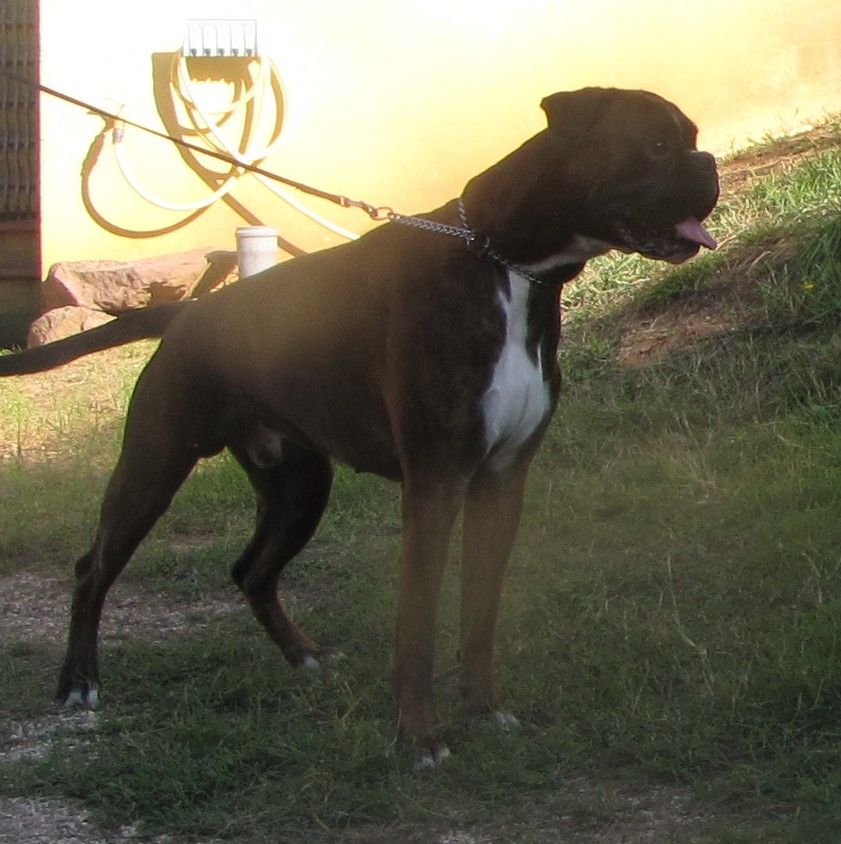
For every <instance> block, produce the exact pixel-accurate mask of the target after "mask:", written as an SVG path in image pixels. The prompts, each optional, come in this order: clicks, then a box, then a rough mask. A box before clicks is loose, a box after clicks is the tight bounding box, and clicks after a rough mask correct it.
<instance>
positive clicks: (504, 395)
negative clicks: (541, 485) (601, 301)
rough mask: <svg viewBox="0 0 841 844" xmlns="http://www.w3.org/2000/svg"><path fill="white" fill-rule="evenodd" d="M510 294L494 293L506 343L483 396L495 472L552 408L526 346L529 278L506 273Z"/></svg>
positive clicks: (507, 462) (538, 367) (505, 464)
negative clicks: (503, 318)
mask: <svg viewBox="0 0 841 844" xmlns="http://www.w3.org/2000/svg"><path fill="white" fill-rule="evenodd" d="M508 278H509V281H510V284H511V295H510V297H507V296H505V294H504V293H502V292H500V294H499V304H500V307H501V309H502V312H503V315H504V316H505V324H506V330H505V344H504V345H503V347H502V351H501V352H500V355H499V358H498V359H497V362H496V364H495V365H494V370H493V375H492V377H491V383H490V386H489V387H488V389H487V391H486V392H485V395H484V396H483V397H482V414H483V416H484V421H485V445H486V448H487V451H486V453H487V454H488V455H489V465H490V467H491V469H493V470H494V471H501V470H503V469H506V468H507V467H508V466H510V465H511V463H512V462H513V461H514V458H515V457H516V456H517V452H518V451H519V450H520V448H521V447H522V445H523V443H525V442H526V440H527V439H528V438H529V437H530V436H531V435H532V434H533V433H534V432H535V430H536V429H537V428H538V427H539V425H540V424H541V423H542V422H543V421H544V419H545V418H546V415H547V414H548V413H549V409H550V407H551V397H550V393H549V383H548V382H547V381H544V380H543V371H542V367H541V364H540V361H541V358H542V355H541V353H540V352H541V350H540V349H538V353H537V361H536V362H535V361H534V360H532V359H531V358H530V357H529V354H528V351H527V350H526V337H527V332H528V297H529V282H528V281H527V280H526V279H524V278H523V277H522V276H519V275H517V274H516V273H513V272H509V273H508Z"/></svg>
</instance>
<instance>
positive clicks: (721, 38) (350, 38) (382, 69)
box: [41, 0, 841, 270]
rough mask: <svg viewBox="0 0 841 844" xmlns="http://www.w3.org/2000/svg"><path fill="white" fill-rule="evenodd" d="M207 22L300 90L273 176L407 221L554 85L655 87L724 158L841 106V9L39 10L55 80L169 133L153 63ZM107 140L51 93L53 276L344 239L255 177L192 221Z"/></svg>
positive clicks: (220, 2)
mask: <svg viewBox="0 0 841 844" xmlns="http://www.w3.org/2000/svg"><path fill="white" fill-rule="evenodd" d="M199 17H200V18H213V17H218V18H250V17H254V18H257V20H258V28H259V32H258V38H259V42H260V46H261V50H262V51H263V52H264V53H265V54H267V55H269V56H271V58H272V59H273V61H274V63H275V65H276V67H277V68H278V71H279V74H280V76H281V78H282V81H283V85H284V88H285V95H286V103H285V114H284V121H283V129H282V135H281V138H280V141H279V144H278V147H277V149H276V151H275V152H274V153H273V155H272V156H271V157H270V158H269V159H268V160H267V161H266V162H265V163H264V166H265V167H267V168H268V169H270V170H276V171H278V172H282V173H284V174H288V175H290V176H291V177H293V178H296V179H299V180H302V181H307V182H311V183H313V184H315V185H318V186H320V187H323V188H325V189H327V190H329V191H334V192H339V193H346V194H349V195H351V196H353V197H358V198H364V199H366V200H369V201H371V202H374V203H377V204H386V205H391V206H394V207H395V208H397V209H399V210H401V211H405V212H407V213H408V212H415V211H422V210H424V209H428V208H431V207H434V206H436V205H438V204H440V203H441V202H443V201H445V200H446V199H448V198H450V197H452V196H455V195H457V194H458V192H459V191H460V189H461V187H462V185H463V184H464V182H465V181H466V180H467V179H468V178H469V177H470V176H471V175H473V174H474V173H475V172H478V171H479V170H480V169H482V168H484V167H485V166H487V165H488V164H490V163H492V162H493V161H494V160H495V159H497V158H499V157H501V156H502V155H503V154H505V153H506V152H508V151H509V150H510V149H512V148H513V147H514V146H516V145H517V144H519V143H520V142H521V141H522V140H524V139H525V138H526V137H528V136H530V135H531V134H533V133H534V132H536V131H539V130H540V129H541V128H542V127H543V116H542V113H541V111H540V109H539V107H538V104H539V101H540V99H541V97H542V96H543V95H545V94H547V93H550V92H552V91H556V90H561V89H571V88H577V87H581V86H584V85H616V86H621V87H642V88H648V89H651V90H655V91H657V92H658V93H661V94H663V95H664V96H667V97H669V98H671V99H673V100H675V101H676V102H677V103H678V104H679V105H680V106H681V107H682V108H683V110H684V111H685V112H687V114H689V115H690V117H692V118H693V119H694V120H695V121H696V122H697V123H698V124H699V125H700V127H701V137H700V143H701V144H702V145H703V146H705V147H707V148H712V149H713V150H716V151H718V152H722V151H727V150H728V149H730V148H732V147H733V146H734V145H735V146H739V145H742V144H744V143H745V142H746V141H747V140H748V139H750V138H757V137H760V136H762V135H763V134H765V133H778V132H781V131H787V130H792V129H795V128H797V127H799V126H800V125H801V124H803V123H805V122H807V121H808V120H810V119H813V118H816V117H820V116H821V115H822V114H823V113H825V112H826V111H841V50H839V46H838V45H839V44H841V0H822V1H821V2H815V0H730V1H729V2H725V0H705V2H696V3H675V2H673V0H651V1H649V0H623V1H622V2H619V1H618V0H591V2H589V3H586V4H582V3H579V2H571V0H569V1H567V0H564V1H563V2H558V0H555V2H549V0H518V2H516V3H513V2H495V0H484V1H483V2H478V1H477V2H467V0H465V2H453V0H427V2H424V3H414V2H410V1H409V0H390V2H389V0H352V2H351V0H348V2H342V0H320V1H319V0H313V1H312V2H300V0H237V2H233V0H144V2H143V3H138V4H127V3H126V4H124V3H114V2H113V0H79V2H75V3H67V2H66V0H41V80H42V82H43V83H44V84H46V85H49V86H52V87H55V88H59V89H61V90H63V91H66V92H67V93H69V94H72V95H74V96H76V97H79V98H82V99H85V100H88V101H91V102H93V103H95V104H97V105H100V106H102V107H104V108H108V109H116V108H119V107H121V106H124V107H125V113H126V115H127V116H130V117H131V118H133V119H136V120H139V121H141V122H144V123H149V124H150V125H153V126H155V127H156V128H160V127H161V120H160V117H159V113H158V107H157V106H156V103H155V98H154V92H153V70H154V67H155V63H156V62H157V63H158V65H157V66H158V76H159V77H160V74H161V62H164V63H166V62H168V61H169V57H170V56H171V55H172V54H174V53H176V52H177V51H178V50H179V48H180V46H181V43H182V40H183V35H184V31H185V28H186V20H187V19H188V18H199ZM159 81H160V80H159ZM159 88H160V84H159ZM159 93H160V92H159ZM158 105H159V104H158ZM103 126H104V124H103V121H102V120H101V119H100V118H98V117H95V116H92V115H89V114H87V113H86V112H85V111H83V110H81V109H78V108H75V107H73V106H71V105H67V104H65V103H61V102H59V101H56V100H55V99H52V98H50V97H47V96H44V97H42V111H41V140H42V145H41V151H42V157H41V184H42V218H43V228H42V253H43V264H44V270H45V269H46V267H47V266H48V265H49V264H51V263H52V262H54V261H58V260H70V259H81V258H129V257H135V256H142V255H151V254H159V253H163V252H168V251H176V250H180V249H186V248H192V247H195V246H201V245H205V244H206V245H210V246H214V247H216V248H233V245H234V239H233V238H234V236H233V231H234V228H235V227H236V226H237V225H243V224H244V223H245V222H246V221H245V220H244V219H243V216H242V213H244V214H245V216H246V217H248V222H258V221H259V222H262V223H265V224H272V225H277V226H278V227H279V228H280V229H281V233H282V234H283V235H284V236H286V237H287V238H289V239H290V240H291V241H293V242H295V243H297V244H299V245H300V246H302V247H304V248H305V249H308V250H311V249H317V248H320V247H322V246H325V245H329V244H332V243H337V242H340V239H339V238H338V237H336V236H335V235H332V234H330V233H328V232H326V231H325V230H323V229H321V228H319V227H318V226H316V225H315V224H313V223H311V222H309V221H307V220H306V219H304V218H302V217H301V216H300V215H299V214H297V213H296V212H294V211H291V210H290V209H288V208H287V207H286V206H284V205H283V204H282V203H281V202H280V200H278V199H277V198H275V197H274V196H273V195H272V194H271V193H269V192H268V191H267V190H266V189H265V188H264V187H262V186H260V185H259V184H257V183H256V182H255V181H254V179H253V178H252V177H248V178H246V179H244V180H241V182H240V183H239V184H238V185H237V187H236V188H235V190H234V192H233V196H234V197H235V198H236V200H237V202H238V203H239V210H240V212H241V213H237V212H236V211H235V210H233V209H232V208H230V207H229V206H228V205H226V204H225V203H224V202H218V203H216V204H214V205H212V206H211V207H210V208H208V209H207V210H206V211H205V212H204V213H202V214H200V215H198V216H197V217H196V218H195V219H193V220H192V221H191V222H186V223H185V218H186V216H187V215H186V214H185V213H180V212H173V211H165V210H163V209H160V208H156V207H154V206H152V205H150V204H148V203H147V202H145V201H144V200H142V199H140V198H139V197H138V196H136V195H135V194H134V193H133V191H131V190H130V189H129V188H128V187H127V186H126V184H125V181H124V179H123V177H122V176H121V175H120V173H119V172H118V171H117V169H116V167H115V164H114V156H113V150H112V149H111V146H110V144H111V141H110V137H109V136H107V135H103V136H102V137H101V139H100V141H97V136H98V135H99V133H100V132H101V130H102V129H103ZM123 143H124V150H125V152H126V155H127V157H128V158H129V160H130V161H131V164H132V169H133V170H134V171H135V174H136V175H137V177H138V178H140V179H141V180H142V181H143V182H144V184H146V185H147V186H148V187H149V188H150V189H152V190H154V191H155V192H157V193H159V194H162V195H164V196H166V197H169V198H171V199H173V200H175V201H184V200H189V199H193V198H196V197H199V196H202V195H204V194H206V193H207V192H208V190H209V189H208V188H207V186H206V184H205V183H203V182H202V181H201V180H200V179H199V178H198V177H197V176H196V174H195V173H193V172H192V171H191V170H190V168H189V167H188V166H187V165H186V164H185V162H184V160H183V158H182V157H181V156H180V155H179V154H178V153H177V151H176V150H174V149H173V148H172V147H171V145H169V144H168V143H167V142H165V141H159V140H154V139H150V138H147V137H143V136H142V135H141V134H140V133H137V132H133V131H129V132H127V134H126V136H125V140H124V142H123ZM98 147H101V148H98ZM83 171H84V173H85V175H84V177H83V176H82V175H81V174H82V173H83ZM85 194H86V197H85ZM311 204H312V205H313V207H316V208H317V210H319V211H320V212H322V213H324V214H325V215H326V216H328V217H330V218H331V219H333V220H335V221H336V222H337V223H339V224H341V225H343V226H345V227H348V228H351V229H355V230H356V231H363V230H365V228H366V227H367V226H368V225H369V224H368V223H367V221H366V218H365V217H364V216H363V215H362V214H360V213H359V212H354V211H343V210H340V209H335V208H333V207H331V206H326V205H324V204H323V203H318V202H312V203H311ZM243 209H244V210H243Z"/></svg>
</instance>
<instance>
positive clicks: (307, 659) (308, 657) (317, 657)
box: [298, 650, 346, 671]
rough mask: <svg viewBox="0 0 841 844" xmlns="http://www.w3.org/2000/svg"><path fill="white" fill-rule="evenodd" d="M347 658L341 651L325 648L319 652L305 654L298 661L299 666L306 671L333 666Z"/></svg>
mask: <svg viewBox="0 0 841 844" xmlns="http://www.w3.org/2000/svg"><path fill="white" fill-rule="evenodd" d="M345 658H346V657H345V655H344V654H343V653H342V652H341V651H331V650H323V651H320V652H319V653H318V654H305V655H304V656H303V658H302V659H301V661H300V662H299V663H298V668H302V669H303V670H304V671H318V670H319V669H322V668H332V667H333V666H334V665H335V664H336V663H337V662H341V661H342V660H343V659H345Z"/></svg>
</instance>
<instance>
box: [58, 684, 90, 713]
mask: <svg viewBox="0 0 841 844" xmlns="http://www.w3.org/2000/svg"><path fill="white" fill-rule="evenodd" d="M58 704H59V706H61V707H62V709H96V708H97V707H98V706H99V689H97V687H96V686H81V687H76V686H73V687H71V688H70V689H69V690H68V691H67V693H66V694H64V695H60V696H59V698H58Z"/></svg>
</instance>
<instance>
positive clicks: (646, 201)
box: [464, 88, 718, 264]
mask: <svg viewBox="0 0 841 844" xmlns="http://www.w3.org/2000/svg"><path fill="white" fill-rule="evenodd" d="M542 106H543V109H544V111H545V112H546V115H547V117H548V122H549V128H548V129H546V130H545V131H544V132H541V133H540V134H539V135H537V136H535V137H534V138H532V139H531V140H530V141H527V142H526V144H524V145H523V146H522V147H521V148H520V149H519V150H516V151H515V152H514V153H512V154H511V155H510V156H508V157H507V158H506V159H503V161H501V162H500V163H499V164H498V165H496V166H495V167H492V168H490V169H489V170H487V171H485V173H483V174H481V175H480V176H477V177H476V179H474V180H472V181H471V182H470V184H469V185H468V186H467V188H466V190H465V195H464V196H465V203H466V205H467V210H468V214H469V216H470V219H471V222H473V224H474V225H475V226H476V228H478V229H480V230H481V231H483V232H484V233H486V234H487V235H488V236H489V237H490V239H491V242H492V243H494V244H497V248H498V249H500V250H504V251H505V253H506V256H507V257H510V258H511V260H516V261H519V262H522V263H526V264H538V263H544V262H547V261H550V262H551V260H552V258H553V256H554V255H558V254H561V253H563V252H564V251H565V250H566V249H568V246H569V243H570V242H571V241H572V239H574V238H576V237H577V238H578V239H579V240H580V239H581V238H586V239H588V240H589V241H591V242H595V243H598V244H603V247H604V249H607V248H614V249H620V250H622V251H625V252H638V253H640V254H642V255H645V256H647V257H650V258H657V259H661V260H666V261H672V262H675V263H679V262H681V261H685V260H686V259H687V258H690V257H691V256H693V255H695V254H696V253H697V252H698V250H699V249H700V248H701V247H702V246H704V247H707V248H710V249H713V248H715V245H716V244H715V240H714V239H713V238H712V236H711V235H710V234H709V233H708V232H707V230H706V229H705V228H704V226H703V225H702V221H703V220H704V218H706V217H707V216H708V215H709V213H710V212H711V211H712V209H713V207H714V206H715V203H716V201H717V199H718V175H717V172H716V165H715V159H714V158H713V157H712V156H711V155H710V154H709V153H706V152H699V151H698V150H697V149H696V146H695V141H696V135H697V129H696V127H695V125H694V124H693V123H692V121H690V120H689V119H688V118H687V117H686V116H685V115H684V114H683V113H682V112H681V111H680V110H679V109H678V108H677V106H675V105H673V104H672V103H670V102H668V101H667V100H664V99H663V98H662V97H659V96H657V95H656V94H651V93H648V92H646V91H625V90H619V89H613V88H584V89H582V90H580V91H573V92H562V93H558V94H552V95H551V96H548V97H546V98H545V99H544V100H543V102H542ZM500 241H502V242H500Z"/></svg>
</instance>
